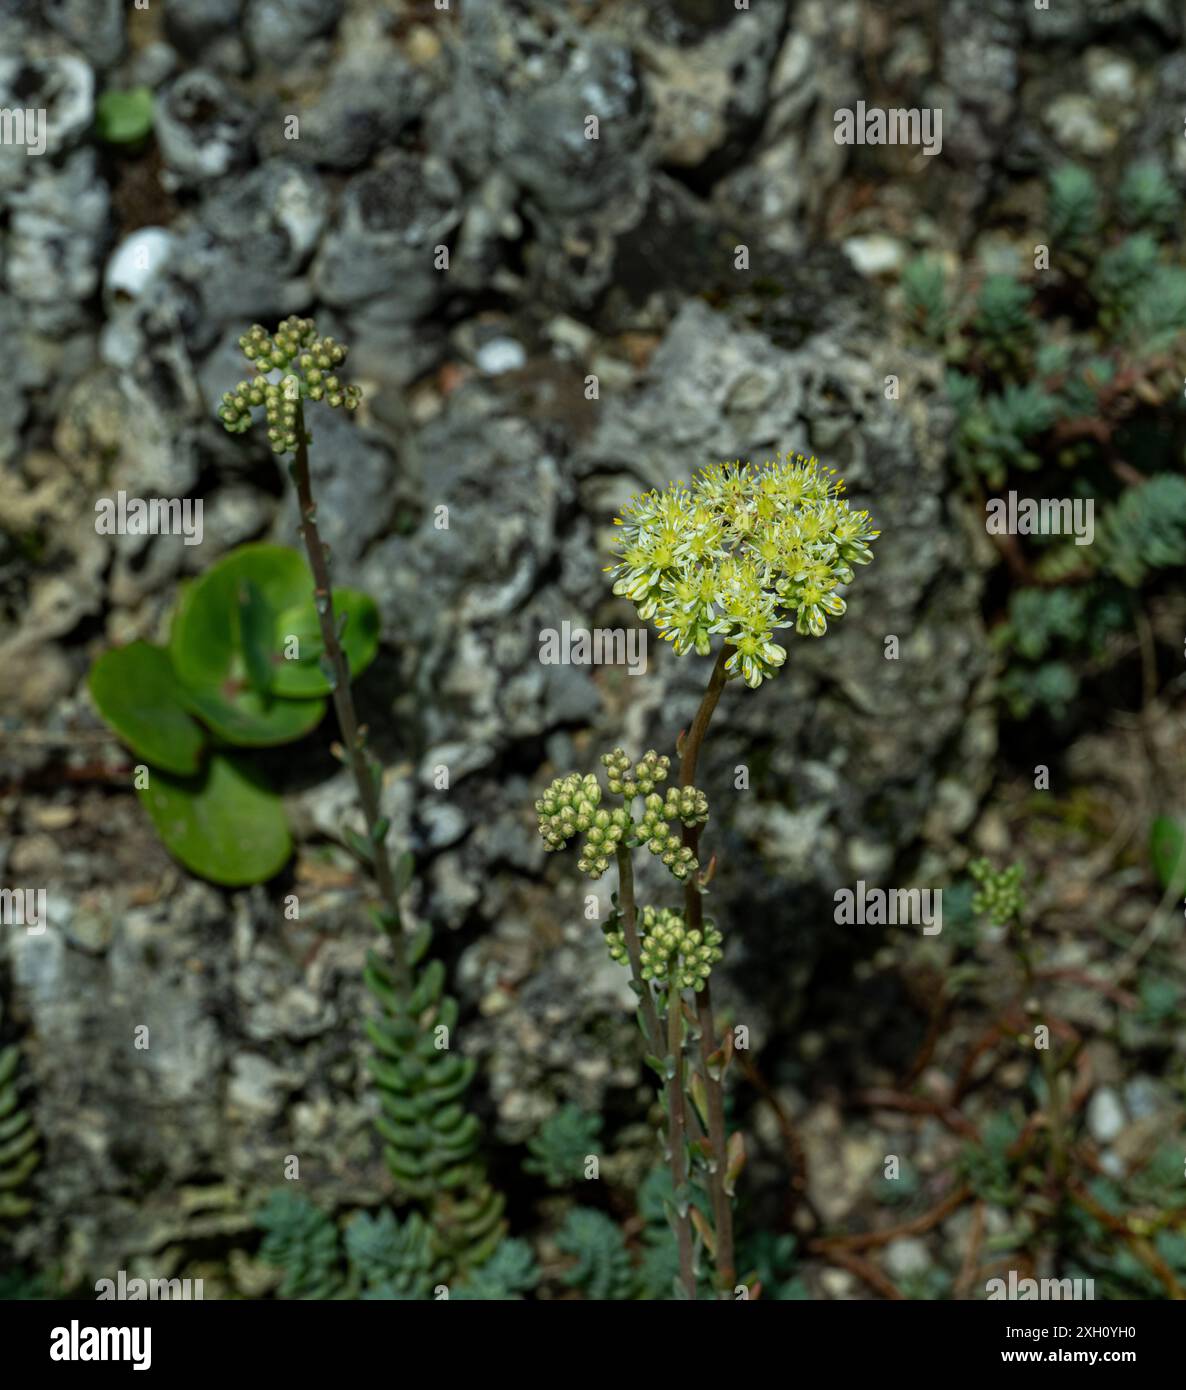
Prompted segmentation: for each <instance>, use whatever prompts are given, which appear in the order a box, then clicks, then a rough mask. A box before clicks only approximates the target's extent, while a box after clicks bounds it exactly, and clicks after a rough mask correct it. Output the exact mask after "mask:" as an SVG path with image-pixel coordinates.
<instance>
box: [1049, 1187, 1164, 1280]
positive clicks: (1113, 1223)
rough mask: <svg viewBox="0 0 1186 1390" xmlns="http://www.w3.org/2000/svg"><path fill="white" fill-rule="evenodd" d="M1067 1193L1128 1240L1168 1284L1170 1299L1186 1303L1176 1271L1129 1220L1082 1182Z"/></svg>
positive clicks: (1132, 1247)
mask: <svg viewBox="0 0 1186 1390" xmlns="http://www.w3.org/2000/svg"><path fill="white" fill-rule="evenodd" d="M1067 1190H1068V1192H1069V1194H1070V1196H1071V1198H1072V1199H1073V1200H1074V1201H1076V1202H1078V1203H1079V1205H1080V1206H1081V1207H1082V1208H1083V1210H1084V1211H1086V1212H1089V1213H1090V1214H1091V1215H1092V1216H1094V1217H1095V1219H1096V1220H1097V1221H1098V1222H1100V1224H1101V1225H1103V1226H1106V1227H1107V1228H1108V1230H1110V1231H1111V1232H1112V1233H1113V1234H1114V1235H1118V1236H1120V1237H1121V1238H1122V1239H1123V1240H1124V1241H1125V1243H1126V1244H1127V1245H1128V1248H1129V1249H1130V1250H1131V1251H1132V1253H1133V1254H1134V1255H1135V1256H1136V1257H1137V1259H1138V1260H1140V1261H1141V1263H1142V1264H1143V1265H1145V1266H1146V1267H1147V1268H1148V1269H1150V1270H1152V1272H1153V1273H1154V1274H1156V1275H1157V1277H1158V1278H1159V1279H1160V1280H1161V1282H1162V1283H1163V1284H1164V1285H1165V1290H1166V1293H1167V1294H1169V1296H1170V1298H1172V1299H1174V1300H1175V1301H1182V1300H1186V1290H1183V1288H1182V1286H1181V1284H1179V1283H1178V1281H1177V1279H1176V1278H1175V1277H1174V1271H1173V1270H1172V1269H1171V1268H1170V1267H1169V1265H1168V1264H1166V1262H1165V1261H1164V1260H1163V1259H1162V1258H1161V1256H1160V1255H1159V1254H1158V1253H1157V1251H1156V1250H1155V1249H1154V1248H1153V1246H1151V1245H1150V1244H1149V1242H1148V1241H1147V1240H1144V1239H1143V1238H1142V1237H1141V1236H1139V1235H1137V1233H1136V1232H1135V1231H1133V1230H1131V1229H1130V1228H1129V1225H1128V1222H1127V1221H1125V1220H1124V1219H1123V1218H1122V1217H1118V1216H1113V1215H1112V1213H1111V1212H1110V1211H1108V1210H1107V1208H1106V1207H1103V1206H1101V1205H1100V1204H1099V1202H1097V1201H1096V1200H1095V1198H1094V1197H1093V1196H1092V1195H1091V1193H1090V1192H1088V1191H1087V1189H1086V1188H1085V1187H1083V1186H1082V1185H1081V1184H1080V1183H1071V1184H1069V1186H1068V1189H1067Z"/></svg>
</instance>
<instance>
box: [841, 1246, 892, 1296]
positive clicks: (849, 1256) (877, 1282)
mask: <svg viewBox="0 0 1186 1390" xmlns="http://www.w3.org/2000/svg"><path fill="white" fill-rule="evenodd" d="M828 1260H829V1262H830V1263H832V1264H834V1265H839V1266H840V1267H841V1269H847V1270H848V1271H849V1273H850V1274H855V1275H856V1276H857V1278H858V1279H863V1280H864V1281H865V1283H866V1284H868V1285H869V1287H870V1288H871V1289H876V1290H877V1292H878V1293H879V1294H880V1295H881V1296H882V1298H888V1299H892V1300H894V1301H898V1302H900V1301H903V1300H904V1299H905V1294H903V1293H902V1292H901V1290H900V1289H899V1288H898V1287H897V1286H896V1285H895V1284H894V1282H893V1280H892V1279H890V1278H889V1277H888V1276H887V1275H885V1274H883V1273H882V1272H881V1270H879V1269H878V1268H877V1266H876V1265H875V1264H874V1263H873V1262H872V1261H871V1260H865V1259H862V1258H861V1256H860V1255H854V1254H853V1253H852V1252H851V1251H845V1250H829V1251H828Z"/></svg>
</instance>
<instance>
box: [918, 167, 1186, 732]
mask: <svg viewBox="0 0 1186 1390" xmlns="http://www.w3.org/2000/svg"><path fill="white" fill-rule="evenodd" d="M1182 225H1183V223H1182V206H1181V199H1180V196H1179V194H1178V191H1177V189H1176V188H1175V186H1174V184H1173V182H1172V181H1171V179H1170V178H1169V177H1168V176H1167V175H1166V173H1165V172H1164V171H1163V170H1162V169H1161V168H1160V166H1158V165H1157V164H1154V163H1148V164H1140V165H1137V166H1134V167H1133V168H1132V169H1130V170H1129V172H1128V173H1127V174H1126V175H1125V177H1124V178H1123V180H1122V181H1121V183H1120V185H1119V186H1118V188H1117V189H1116V191H1115V196H1114V197H1113V198H1112V199H1111V201H1110V203H1108V204H1106V203H1105V200H1104V198H1103V197H1102V196H1101V193H1100V190H1099V188H1098V187H1097V185H1096V181H1095V179H1094V178H1093V176H1092V175H1091V174H1090V173H1088V172H1087V171H1086V170H1083V169H1080V168H1077V167H1075V166H1070V167H1067V168H1064V169H1060V170H1058V171H1056V172H1055V173H1054V174H1053V176H1052V177H1051V179H1050V181H1049V188H1048V194H1047V202H1046V218H1045V222H1044V224H1043V225H1041V226H1039V227H1037V228H1035V229H1034V232H1033V234H1032V242H1033V244H1034V246H1035V248H1036V250H1035V269H1034V271H1033V272H1032V275H1031V276H1030V277H1029V278H1028V279H1021V278H1019V277H1016V276H1013V275H1008V274H1001V273H994V274H989V275H986V276H984V277H983V279H982V280H981V282H980V283H979V285H978V286H976V285H975V284H974V283H973V284H972V285H971V286H969V288H968V289H967V290H965V289H964V288H963V287H958V288H955V289H954V290H953V289H952V288H951V287H950V286H949V285H948V281H947V276H946V275H945V273H944V271H943V269H942V267H941V266H940V265H939V264H938V262H937V261H934V260H932V259H930V258H927V257H922V258H919V259H918V260H916V261H914V262H912V263H911V264H910V265H908V266H907V267H906V269H905V270H904V272H903V276H902V294H903V299H904V303H905V312H906V318H907V322H908V324H909V327H910V328H911V330H912V331H913V332H914V333H915V334H917V335H918V336H919V337H921V338H923V339H925V340H926V341H927V342H928V343H930V344H931V345H932V346H933V347H935V348H937V349H938V350H939V351H941V352H942V353H943V355H944V356H945V358H946V360H947V363H948V373H947V394H948V397H949V399H950V401H951V403H952V405H953V406H954V408H955V413H956V417H957V425H956V436H955V461H956V466H957V469H958V471H959V473H960V476H961V478H962V480H963V482H964V485H965V487H966V490H967V491H968V493H969V495H970V496H971V497H972V498H973V499H974V501H975V502H976V504H977V506H978V507H980V508H981V509H983V508H984V507H985V505H986V502H985V490H986V489H990V490H992V491H993V492H994V493H1000V492H1002V491H1003V490H1005V489H1010V490H1013V491H1015V492H1017V493H1018V495H1019V497H1021V498H1022V499H1024V500H1026V501H1029V500H1032V501H1033V502H1034V503H1041V502H1043V501H1045V502H1047V503H1057V504H1058V505H1059V506H1060V509H1061V511H1060V524H1059V525H1057V526H1056V525H1055V524H1054V522H1053V519H1052V518H1053V516H1054V513H1053V511H1051V510H1050V508H1049V507H1048V508H1047V513H1046V519H1045V520H1043V519H1042V513H1041V512H1040V510H1034V511H1033V513H1032V515H1030V516H1029V517H1028V518H1026V519H1024V520H1022V519H1021V513H1020V511H1019V514H1018V515H1019V520H1018V522H1017V525H1016V533H1015V532H1014V531H1012V530H1011V531H1010V532H1009V533H1008V534H1007V535H1006V534H1002V535H1000V536H999V537H998V538H997V543H998V545H999V546H1000V547H1001V549H1002V554H1003V557H1004V559H1005V560H1006V562H1007V564H1008V565H1009V569H1010V574H1011V580H1012V591H1011V594H1010V597H1009V602H1008V611H1007V613H1006V615H1005V618H1004V621H1003V622H1001V623H1000V624H998V626H997V627H996V629H995V630H994V634H993V635H994V641H995V643H996V645H997V646H998V647H999V649H1000V650H1001V651H1002V652H1003V653H1004V654H1005V655H1006V656H1007V658H1008V670H1007V673H1006V676H1005V679H1004V681H1003V684H1002V689H1001V693H1002V697H1003V699H1004V701H1005V704H1006V706H1007V707H1008V708H1009V709H1010V711H1011V713H1012V714H1013V715H1014V716H1015V717H1017V718H1027V717H1028V716H1029V715H1030V714H1031V713H1033V712H1034V711H1035V710H1039V711H1048V712H1049V713H1050V714H1052V715H1053V716H1055V717H1056V718H1062V717H1064V716H1065V715H1066V714H1067V713H1068V712H1069V711H1070V710H1071V708H1072V707H1073V706H1074V703H1075V701H1076V698H1077V696H1078V693H1079V688H1080V683H1081V676H1082V669H1083V658H1084V657H1086V658H1087V660H1088V661H1090V662H1091V663H1092V665H1093V666H1096V667H1101V668H1102V667H1105V666H1106V665H1107V663H1108V661H1109V660H1112V659H1114V657H1112V656H1111V655H1110V653H1111V652H1112V651H1113V649H1114V647H1115V645H1116V644H1115V643H1113V642H1111V641H1110V639H1112V638H1114V637H1115V636H1116V635H1117V634H1121V633H1128V632H1130V631H1131V630H1132V628H1133V626H1134V623H1135V622H1136V621H1137V616H1138V605H1139V603H1140V590H1141V589H1142V588H1143V587H1146V586H1149V585H1151V584H1153V583H1155V582H1156V580H1157V578H1158V576H1159V574H1161V573H1163V572H1165V571H1171V570H1174V569H1177V568H1180V567H1182V566H1183V565H1186V476H1184V473H1186V470H1184V464H1186V406H1184V402H1183V397H1182V382H1181V377H1182V373H1181V371H1180V370H1179V368H1178V365H1177V362H1178V358H1179V357H1180V355H1181V349H1182V346H1183V344H1184V343H1186V246H1184V244H1183V234H1182ZM1047 256H1048V259H1044V257H1047ZM1089 501H1090V503H1091V504H1092V506H1093V508H1094V517H1093V526H1094V538H1093V539H1092V542H1091V543H1086V544H1085V543H1079V544H1077V543H1076V540H1079V541H1082V539H1083V537H1084V536H1085V535H1086V527H1085V526H1084V527H1082V528H1081V529H1080V531H1079V534H1078V535H1077V536H1073V535H1071V534H1069V533H1070V531H1071V526H1070V525H1069V524H1068V522H1067V519H1066V517H1065V516H1063V515H1062V513H1063V512H1065V511H1066V509H1067V508H1068V507H1072V506H1074V505H1075V504H1076V503H1077V504H1079V505H1080V506H1084V505H1085V504H1086V503H1087V502H1089ZM1027 526H1028V528H1029V529H1028V531H1027V530H1025V529H1024V528H1025V527H1027ZM1089 539H1091V538H1090V537H1089ZM1147 661H1148V656H1147V654H1146V662H1147Z"/></svg>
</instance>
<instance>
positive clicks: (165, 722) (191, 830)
mask: <svg viewBox="0 0 1186 1390" xmlns="http://www.w3.org/2000/svg"><path fill="white" fill-rule="evenodd" d="M312 591H313V579H312V575H311V574H310V572H309V567H308V565H306V563H305V562H304V560H302V559H301V557H300V555H299V554H298V553H297V552H296V551H295V550H289V549H286V548H285V547H283V546H278V545H260V544H256V545H245V546H241V547H239V548H238V549H237V550H234V551H232V552H231V553H230V554H228V555H225V556H224V557H223V558H222V559H220V560H218V561H217V562H216V563H215V564H213V565H212V566H211V567H210V568H209V569H208V570H207V571H206V572H205V573H204V574H202V575H201V576H200V577H199V578H198V579H195V580H193V581H192V582H191V583H189V584H188V585H186V586H185V587H184V588H183V590H182V593H181V596H180V599H179V601H178V603H177V607H176V609H175V611H174V614H173V618H172V624H171V627H170V632H169V640H168V643H167V644H166V645H164V646H156V645H154V644H153V643H151V642H143V641H140V642H131V643H129V644H128V645H127V646H124V647H114V648H112V649H111V650H109V651H106V652H104V653H103V654H102V655H101V656H99V657H98V658H97V659H96V661H95V662H94V664H93V666H92V667H91V670H90V674H89V677H88V682H87V683H88V688H89V690H90V693H91V698H92V699H93V700H94V702H95V706H96V708H97V709H98V711H99V713H100V714H101V715H102V716H103V718H104V719H105V720H106V722H107V723H108V724H109V725H110V726H111V728H112V729H113V730H114V731H115V733H116V734H117V735H118V736H119V737H120V739H121V740H122V741H123V742H124V743H126V744H127V746H128V747H129V748H130V749H131V750H132V752H133V754H134V755H135V756H136V757H137V758H139V759H142V760H143V762H142V769H143V770H141V769H139V768H138V770H137V775H136V778H135V787H136V792H137V795H138V796H139V798H140V800H141V802H142V804H143V805H144V807H145V809H146V810H147V812H148V814H149V816H150V817H151V818H152V821H153V824H154V825H155V827H156V829H157V832H158V834H159V835H160V837H161V839H162V841H163V842H164V844H165V846H166V847H167V848H168V849H169V850H170V851H171V853H173V854H174V855H176V857H177V858H178V859H179V860H181V862H182V863H183V864H184V865H185V866H186V867H187V868H188V869H191V870H192V871H193V872H194V873H197V874H201V875H202V876H203V877H205V878H209V879H212V880H213V881H214V882H216V883H221V884H225V885H228V886H239V885H242V884H248V883H258V882H261V881H263V880H265V879H267V878H270V877H272V875H273V874H275V873H277V872H278V871H279V870H280V869H281V868H282V867H283V865H284V864H285V862H286V861H287V859H288V857H289V855H290V854H291V852H292V841H291V837H290V835H289V831H288V824H287V821H286V819H285V816H284V811H283V808H282V806H281V803H280V798H279V797H278V796H277V795H276V794H275V793H274V792H273V791H272V790H271V789H270V788H269V787H268V785H267V783H266V781H265V779H264V777H263V776H262V774H261V773H260V771H259V769H258V768H256V767H255V765H254V764H253V763H252V761H251V759H250V756H245V755H244V754H243V753H242V752H240V751H238V750H241V749H250V748H270V747H275V746H277V745H280V744H285V743H290V742H292V741H294V740H296V739H299V738H303V737H304V736H305V735H306V734H308V733H310V732H311V731H312V730H313V729H314V728H316V726H317V725H318V724H319V723H320V722H321V720H322V718H323V716H324V714H325V697H326V696H327V695H328V694H329V693H330V691H331V688H332V685H331V682H332V679H333V672H332V670H330V671H328V672H327V671H326V670H325V669H323V661H324V655H325V649H324V645H323V643H322V640H321V636H320V633H319V630H318V615H317V613H316V611H315V607H314V601H313V592H312ZM334 604H335V611H336V612H338V613H340V614H341V619H340V621H341V625H342V629H343V632H342V641H343V644H344V647H345V651H346V654H347V658H348V660H349V664H350V672H351V674H352V675H353V676H357V675H361V674H362V672H363V671H365V670H366V668H367V667H368V666H369V665H370V664H371V662H372V661H373V660H374V658H375V655H376V653H377V651H378V648H379V614H378V610H377V609H376V607H375V605H374V602H373V601H372V600H371V599H370V598H368V597H367V595H365V594H362V593H359V592H357V591H355V590H352V589H337V590H335V591H334Z"/></svg>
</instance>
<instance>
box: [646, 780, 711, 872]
mask: <svg viewBox="0 0 1186 1390" xmlns="http://www.w3.org/2000/svg"><path fill="white" fill-rule="evenodd" d="M672 792H676V788H674V787H671V788H669V789H668V795H669V796H670V795H671V793H672ZM676 795H677V796H678V792H676ZM668 804H669V803H667V802H665V801H664V800H663V798H662V797H661V796H660V795H659V794H658V792H652V793H651V795H650V796H648V797H647V798H646V800H645V801H644V802H643V816H642V820H640V821H639V823H638V838H639V841H640V842H641V843H642V844H644V845H646V847H647V849H649V850H650V852H651V853H652V854H654V855H657V856H658V857H659V858H660V859H661V860H662V861H663V863H664V864H666V865H667V867H668V868H669V869H670V870H671V872H672V873H673V874H674V875H675V877H676V878H678V879H681V880H682V879H685V878H687V877H688V875H689V874H691V873H695V871H696V869H697V868H698V867H699V866H698V864H697V860H696V856H695V855H694V854H693V853H692V851H691V850H690V849H688V847H687V846H686V845H684V844H683V843H682V841H681V839H680V833H679V831H678V830H675V829H673V828H672V826H670V825H669V824H668V819H669V816H668Z"/></svg>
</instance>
